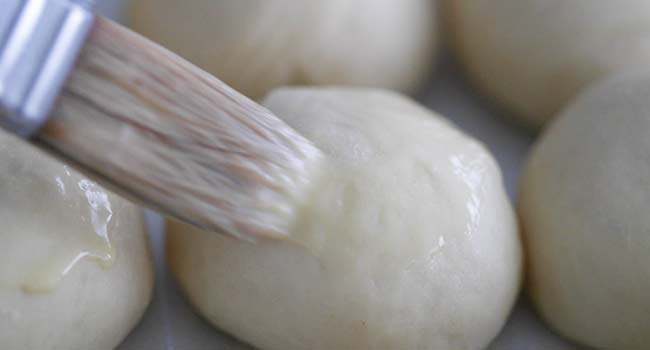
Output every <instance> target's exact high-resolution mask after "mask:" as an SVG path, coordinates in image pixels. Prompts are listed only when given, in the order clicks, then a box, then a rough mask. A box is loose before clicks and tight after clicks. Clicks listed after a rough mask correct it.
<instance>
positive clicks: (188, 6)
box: [131, 0, 438, 98]
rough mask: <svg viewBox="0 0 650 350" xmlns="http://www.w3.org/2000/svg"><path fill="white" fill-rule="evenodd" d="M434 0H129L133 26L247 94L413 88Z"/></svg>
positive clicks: (429, 35) (433, 34) (421, 72)
mask: <svg viewBox="0 0 650 350" xmlns="http://www.w3.org/2000/svg"><path fill="white" fill-rule="evenodd" d="M436 7H437V6H436V0H307V1H305V0H298V1H296V0H186V1H178V0H135V2H134V4H133V6H132V8H131V24H132V27H133V28H134V29H135V30H137V31H139V32H141V33H142V34H144V35H145V36H147V37H149V38H151V39H153V40H154V41H157V42H159V43H161V44H162V45H163V46H165V47H167V48H169V49H171V50H172V51H175V52H177V53H178V54H180V55H181V56H183V57H185V58H187V59H189V60H190V61H192V62H193V63H194V64H197V65H199V66H200V67H202V68H203V69H205V70H207V71H208V72H210V73H212V74H214V75H216V76H217V77H219V78H220V79H221V80H223V81H224V82H226V83H227V84H229V85H231V86H232V87H234V88H235V89H237V90H239V91H241V92H242V93H244V94H246V95H248V96H249V97H253V98H260V97H263V96H264V95H265V94H266V93H267V92H269V91H270V90H271V89H273V88H275V87H279V86H285V85H334V84H341V85H355V86H372V87H382V88H390V89H398V90H401V91H405V92H414V91H416V90H417V88H418V87H420V85H421V84H422V83H423V82H424V80H425V79H426V78H427V77H428V76H429V71H430V69H431V68H432V65H433V61H434V58H435V57H434V54H435V53H436V51H437V45H438V27H437V26H438V20H437V17H436V15H437V9H436Z"/></svg>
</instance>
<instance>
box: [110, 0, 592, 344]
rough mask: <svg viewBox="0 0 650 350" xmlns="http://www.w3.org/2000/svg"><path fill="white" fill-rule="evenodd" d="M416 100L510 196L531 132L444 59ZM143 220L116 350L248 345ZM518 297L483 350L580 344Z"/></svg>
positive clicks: (116, 9) (118, 2)
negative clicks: (140, 281)
mask: <svg viewBox="0 0 650 350" xmlns="http://www.w3.org/2000/svg"><path fill="white" fill-rule="evenodd" d="M127 1H128V0H101V1H100V12H101V13H103V14H105V15H107V16H109V17H112V18H114V19H118V20H119V19H121V18H123V9H124V4H125V3H126V2H127ZM179 1H180V0H179ZM235 1H236V0H235ZM170 25H173V23H170ZM419 100H420V102H422V103H424V104H425V105H426V106H428V107H429V108H431V109H433V110H435V111H437V112H439V113H440V114H442V115H444V116H446V117H448V118H449V119H450V120H451V121H452V122H454V123H455V124H456V125H458V127H460V128H461V129H463V130H465V131H466V132H467V133H468V134H470V135H473V136H474V137H476V138H478V139H479V140H481V141H482V142H483V143H485V145H486V146H487V147H488V148H489V149H490V150H491V151H492V153H493V154H494V155H495V157H496V158H497V160H498V162H499V164H500V165H501V169H502V172H503V176H504V182H505V184H506V188H507V190H508V194H509V195H510V197H511V198H513V199H514V198H515V194H516V191H517V184H518V179H519V175H520V173H521V168H522V165H523V162H524V159H525V156H526V154H527V152H528V150H529V147H530V145H531V143H532V141H533V139H534V136H533V135H531V134H530V133H527V132H526V131H525V130H522V129H520V128H518V127H517V126H515V125H512V124H511V123H509V122H507V121H506V119H507V118H504V115H503V114H504V113H503V112H502V111H500V110H498V109H495V108H494V107H492V106H490V104H489V103H488V102H487V101H485V100H484V99H483V98H481V97H479V96H478V95H477V94H474V93H473V92H472V90H471V89H470V87H469V86H468V85H467V83H466V82H465V81H464V80H463V78H462V76H461V74H460V72H459V69H458V67H457V66H456V64H455V63H454V62H453V61H452V60H450V59H447V60H445V61H444V62H443V63H442V64H441V65H440V67H439V69H438V70H437V73H436V75H435V77H434V78H432V82H431V84H430V86H429V88H427V89H426V90H425V92H424V93H423V94H422V95H421V96H420V98H419ZM147 222H148V224H149V231H150V235H151V243H152V248H153V255H154V260H155V264H156V289H155V292H154V298H153V301H152V303H151V306H150V307H149V309H148V311H147V313H146V314H145V316H144V318H143V320H142V322H141V323H140V325H139V326H138V327H137V328H136V329H135V330H134V331H133V332H132V333H131V335H129V336H128V338H127V339H126V340H125V341H124V342H123V344H122V345H121V346H120V347H119V348H118V350H143V349H144V350H148V349H164V350H204V349H205V350H208V349H210V350H213V349H216V350H235V349H242V350H243V349H251V348H250V347H248V346H246V345H243V344H241V343H239V342H237V341H236V340H234V339H232V338H231V337H229V336H227V335H225V334H223V333H221V332H219V331H217V330H215V329H214V328H213V327H211V326H210V325H209V324H208V323H206V322H205V321H203V320H202V319H201V318H200V317H199V316H197V315H196V314H195V313H194V311H193V310H192V308H191V307H190V305H189V304H188V303H187V302H186V301H185V300H184V298H183V296H182V295H181V294H180V291H179V289H178V286H177V285H176V284H175V282H174V280H173V278H172V276H171V275H170V273H169V272H168V270H167V266H166V263H165V258H164V227H163V226H164V223H163V220H162V219H161V218H160V216H158V215H157V214H154V213H147ZM523 299H525V298H522V300H521V301H520V302H519V303H518V305H517V307H516V308H515V310H514V312H513V314H512V316H511V318H510V320H509V321H508V323H507V325H506V326H505V328H504V329H503V331H502V332H501V334H500V335H499V336H498V337H497V339H495V341H494V342H493V343H492V345H491V346H490V347H489V348H488V349H489V350H569V349H572V350H579V349H581V348H580V347H578V346H575V345H572V344H570V343H568V342H567V341H565V340H563V339H561V338H559V337H558V336H556V335H554V334H553V333H552V332H551V331H549V330H548V329H547V328H546V326H544V325H543V323H542V322H541V321H540V320H539V318H538V317H537V316H536V315H535V314H534V312H533V311H532V309H531V307H530V305H529V303H528V302H527V301H526V300H523ZM433 350H435V349H433Z"/></svg>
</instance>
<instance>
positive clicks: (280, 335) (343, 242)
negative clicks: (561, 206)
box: [167, 89, 522, 350]
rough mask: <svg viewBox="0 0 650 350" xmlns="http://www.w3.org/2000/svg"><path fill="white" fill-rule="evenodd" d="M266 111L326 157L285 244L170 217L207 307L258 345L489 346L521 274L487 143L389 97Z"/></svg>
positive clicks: (284, 102)
mask: <svg viewBox="0 0 650 350" xmlns="http://www.w3.org/2000/svg"><path fill="white" fill-rule="evenodd" d="M265 105H266V106H267V107H268V108H270V109H271V111H273V112H274V113H275V114H276V115H278V116H280V117H281V118H282V119H283V120H285V121H286V122H287V123H288V124H289V125H291V126H292V127H294V128H295V129H296V130H298V131H299V132H300V133H302V134H303V135H304V136H305V137H307V138H308V139H310V140H312V141H313V142H314V143H315V144H316V146H318V147H319V148H320V149H321V150H322V151H323V152H324V153H325V154H326V156H327V159H326V160H325V161H324V163H323V164H322V169H321V170H322V171H321V172H320V174H319V179H316V180H315V182H314V183H313V186H312V189H311V192H310V194H309V196H308V197H307V200H306V202H305V204H304V205H303V206H302V207H301V209H300V211H299V212H298V219H297V221H296V222H295V223H294V225H293V228H292V229H291V236H290V238H288V239H286V240H277V241H260V242H258V243H257V244H249V243H245V242H240V241H236V240H233V239H230V238H228V237H225V236H221V235H218V234H213V233H206V232H202V231H199V230H196V229H194V228H191V227H189V226H187V225H184V224H181V223H177V222H170V224H169V228H168V234H169V235H168V245H167V247H168V254H169V261H170V266H171V269H172V271H173V272H174V274H175V275H176V277H177V279H178V280H179V282H180V284H181V286H182V287H183V289H184V291H185V294H186V295H187V296H188V297H189V299H190V301H191V302H192V304H193V305H194V306H195V307H196V308H197V309H198V310H199V312H200V313H201V314H203V315H204V316H205V317H206V319H208V320H209V321H210V322H211V323H213V324H214V325H215V326H217V327H219V328H221V329H223V330H225V331H227V332H229V333H231V334H233V335H235V336H236V337H238V338H239V339H242V340H244V341H246V342H248V343H250V344H252V345H254V346H256V347H258V348H260V349H268V350H273V349H277V350H286V349H327V350H329V349H437V350H463V349H481V348H485V347H486V346H487V345H488V344H489V343H490V341H491V340H492V339H493V338H494V337H495V336H496V335H497V334H498V332H499V330H500V329H501V327H502V326H503V324H504V323H505V321H506V318H507V317H508V315H509V313H510V310H511V308H512V306H513V303H514V302H515V299H516V297H517V294H518V291H519V285H520V273H521V268H522V261H521V260H522V257H521V247H520V242H519V237H518V232H517V224H516V218H515V215H514V211H513V210H512V208H511V206H510V204H509V202H508V198H507V196H506V194H505V191H504V188H503V184H502V180H501V175H500V172H499V169H498V167H497V165H496V163H495V161H494V160H493V158H492V156H491V155H490V154H489V153H488V152H487V151H486V150H485V148H484V147H483V146H482V145H480V144H479V143H478V142H476V141H474V140H472V139H470V138H469V137H467V136H465V135H464V134H462V133H461V132H460V131H458V130H457V129H455V128H454V127H453V126H451V125H450V124H449V123H448V122H446V121H445V120H444V119H442V118H441V117H439V116H437V115H435V114H434V113H432V112H430V111H428V110H426V109H424V108H422V107H420V106H418V105H417V104H416V103H413V102H411V101H409V100H408V99H405V98H403V97H401V96H399V95H396V94H393V93H388V92H382V91H376V90H364V89H280V90H276V91H275V92H273V93H272V94H271V95H270V97H268V98H267V99H266V102H265Z"/></svg>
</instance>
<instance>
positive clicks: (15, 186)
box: [0, 133, 153, 350]
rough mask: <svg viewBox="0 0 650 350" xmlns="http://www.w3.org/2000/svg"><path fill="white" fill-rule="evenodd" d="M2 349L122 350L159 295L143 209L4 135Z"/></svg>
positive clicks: (0, 176)
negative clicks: (153, 295) (153, 297)
mask: <svg viewBox="0 0 650 350" xmlns="http://www.w3.org/2000/svg"><path fill="white" fill-rule="evenodd" d="M0 164H1V165H2V166H0V222H2V229H1V230H0V252H1V253H0V349H12V350H13V349H16V350H17V349H57V350H58V349H61V350H63V349H65V350H74V349H80V350H81V349H113V348H115V347H116V346H117V345H119V343H120V342H121V341H122V339H123V338H124V337H125V336H126V335H127V334H128V333H129V332H130V331H131V329H132V328H133V327H134V326H135V325H136V323H137V322H138V321H139V319H140V317H141V316H142V314H143V313H144V310H145V309H146V307H147V305H148V303H149V300H150V298H151V293H152V288H153V271H152V264H151V259H150V255H149V250H148V249H149V248H148V241H147V238H146V235H145V231H144V226H143V225H144V223H143V219H142V212H141V210H140V209H139V208H137V207H135V206H134V205H133V204H131V203H129V202H127V201H125V200H123V199H121V198H119V197H117V196H116V195H114V194H111V193H109V192H107V191H105V190H103V189H102V188H101V187H99V186H97V185H96V184H95V183H93V182H91V181H89V180H87V179H85V178H84V177H82V176H80V175H79V174H77V173H76V172H75V171H73V170H71V169H69V168H68V167H67V166H64V165H62V164H60V163H58V162H56V161H53V160H51V159H50V158H49V157H47V156H45V155H43V154H41V153H40V152H38V151H36V150H35V149H32V147H31V146H28V145H26V144H24V143H23V142H22V141H19V140H17V139H14V138H13V137H12V136H8V135H6V134H4V133H3V134H1V135H0Z"/></svg>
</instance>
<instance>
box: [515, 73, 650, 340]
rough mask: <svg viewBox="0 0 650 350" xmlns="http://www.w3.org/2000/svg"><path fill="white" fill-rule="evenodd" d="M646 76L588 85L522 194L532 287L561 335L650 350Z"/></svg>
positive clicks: (550, 135)
mask: <svg viewBox="0 0 650 350" xmlns="http://www.w3.org/2000/svg"><path fill="white" fill-rule="evenodd" d="M648 96H650V74H647V73H644V75H643V76H642V77H637V76H636V75H629V76H628V75H625V76H621V77H616V78H612V79H611V80H609V81H607V82H605V83H603V84H602V85H598V86H597V87H595V88H593V89H590V90H589V91H588V92H587V93H585V94H584V95H581V97H579V98H578V100H577V101H576V102H575V103H574V104H573V105H571V106H570V107H569V108H568V110H566V111H565V112H564V113H563V114H562V115H561V116H560V117H559V118H558V120H557V121H556V122H554V123H553V124H552V126H551V127H550V129H549V130H548V131H547V133H546V134H545V135H544V137H543V138H542V139H541V141H540V142H539V144H538V145H537V147H536V149H535V151H534V152H533V155H532V157H531V159H530V162H529V164H528V168H527V171H526V175H525V177H524V180H523V186H522V194H521V198H520V205H519V206H520V213H521V218H522V221H523V231H524V232H525V239H524V241H525V242H526V243H527V244H526V245H527V247H526V248H527V252H528V256H527V258H528V259H529V268H530V271H529V275H528V278H529V284H528V289H529V292H530V294H531V295H532V298H533V299H534V301H535V303H536V305H537V308H538V309H539V311H540V312H541V314H542V316H543V317H544V318H545V319H546V320H547V321H548V322H549V323H550V324H551V326H552V327H554V328H555V329H557V330H558V331H560V332H561V333H562V334H564V335H566V336H568V337H569V338H572V339H574V340H577V341H579V342H581V343H584V344H588V345H590V346H594V347H597V348H599V349H611V350H617V349H648V348H650V322H649V319H648V310H649V309H650V267H649V266H650V255H649V254H648V252H650V219H649V217H648V207H649V206H650V184H649V182H648V174H650V161H649V159H650V158H649V157H648V152H649V150H650V137H648V130H650V117H649V114H648V111H649V110H650V100H648Z"/></svg>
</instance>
